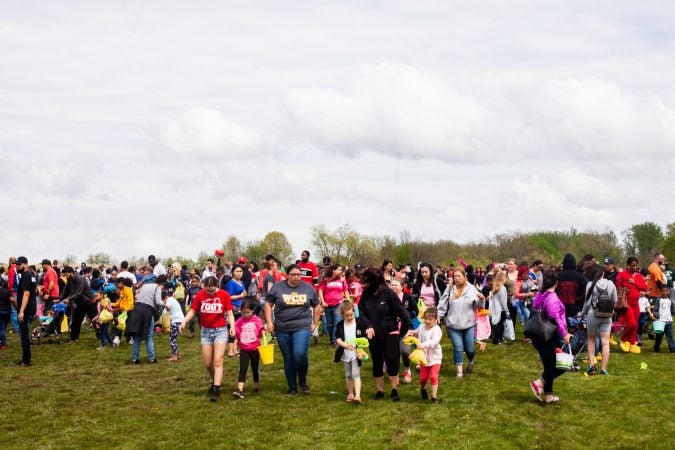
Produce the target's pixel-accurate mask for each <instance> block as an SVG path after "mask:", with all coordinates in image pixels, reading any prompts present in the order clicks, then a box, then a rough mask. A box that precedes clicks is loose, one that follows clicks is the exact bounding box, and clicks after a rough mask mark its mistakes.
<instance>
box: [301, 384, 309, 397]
mask: <svg viewBox="0 0 675 450" xmlns="http://www.w3.org/2000/svg"><path fill="white" fill-rule="evenodd" d="M300 389H302V394H303V395H309V385H308V384H307V383H305V384H301V385H300Z"/></svg>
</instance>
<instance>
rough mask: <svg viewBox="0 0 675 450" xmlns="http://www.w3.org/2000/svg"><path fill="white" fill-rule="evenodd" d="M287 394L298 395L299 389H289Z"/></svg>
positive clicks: (290, 395)
mask: <svg viewBox="0 0 675 450" xmlns="http://www.w3.org/2000/svg"><path fill="white" fill-rule="evenodd" d="M286 395H288V396H289V397H295V396H296V395H298V391H296V390H295V389H289V390H288V392H286Z"/></svg>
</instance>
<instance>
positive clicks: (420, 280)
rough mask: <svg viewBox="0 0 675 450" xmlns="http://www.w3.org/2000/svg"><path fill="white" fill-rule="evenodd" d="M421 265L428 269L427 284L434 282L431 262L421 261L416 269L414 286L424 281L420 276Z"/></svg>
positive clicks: (420, 284)
mask: <svg viewBox="0 0 675 450" xmlns="http://www.w3.org/2000/svg"><path fill="white" fill-rule="evenodd" d="M422 267H426V268H428V269H429V284H432V285H433V284H434V268H433V267H431V264H429V263H428V262H423V263H421V264H420V267H419V268H418V269H417V275H415V286H422V284H423V283H424V278H423V277H422Z"/></svg>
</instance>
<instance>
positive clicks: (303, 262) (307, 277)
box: [298, 250, 319, 285]
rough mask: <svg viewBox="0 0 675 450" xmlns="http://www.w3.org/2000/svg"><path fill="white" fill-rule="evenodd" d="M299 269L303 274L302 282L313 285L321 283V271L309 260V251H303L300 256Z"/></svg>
mask: <svg viewBox="0 0 675 450" xmlns="http://www.w3.org/2000/svg"><path fill="white" fill-rule="evenodd" d="M298 267H299V268H300V272H301V273H302V277H301V278H302V281H304V282H305V283H309V284H311V285H317V284H318V283H319V269H318V268H317V267H316V264H314V263H313V262H312V261H310V260H309V250H303V251H302V253H301V254H300V262H299V263H298Z"/></svg>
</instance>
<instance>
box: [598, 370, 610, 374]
mask: <svg viewBox="0 0 675 450" xmlns="http://www.w3.org/2000/svg"><path fill="white" fill-rule="evenodd" d="M598 374H600V375H609V372H607V371H606V370H605V369H600V372H598Z"/></svg>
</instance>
